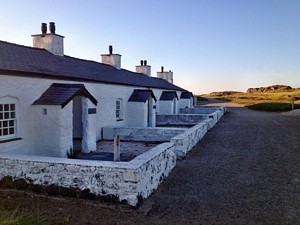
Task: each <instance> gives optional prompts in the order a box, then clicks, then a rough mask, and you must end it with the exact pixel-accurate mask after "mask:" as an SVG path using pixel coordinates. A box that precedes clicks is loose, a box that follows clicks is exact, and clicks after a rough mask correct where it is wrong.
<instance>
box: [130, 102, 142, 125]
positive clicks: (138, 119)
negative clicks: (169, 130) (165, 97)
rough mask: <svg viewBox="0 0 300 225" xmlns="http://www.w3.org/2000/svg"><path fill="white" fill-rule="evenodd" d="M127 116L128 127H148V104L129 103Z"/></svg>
mask: <svg viewBox="0 0 300 225" xmlns="http://www.w3.org/2000/svg"><path fill="white" fill-rule="evenodd" d="M127 114H128V115H130V116H128V119H127V124H126V125H127V126H129V127H147V102H146V103H145V102H128V103H127Z"/></svg>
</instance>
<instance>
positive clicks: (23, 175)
mask: <svg viewBox="0 0 300 225" xmlns="http://www.w3.org/2000/svg"><path fill="white" fill-rule="evenodd" d="M174 151H175V147H174V144H172V143H163V144H160V145H158V146H156V147H155V148H153V149H151V150H149V151H147V152H146V153H144V154H142V155H140V156H138V157H136V158H135V159H133V160H131V161H130V162H106V161H92V160H75V159H63V158H54V157H39V156H25V155H12V154H10V155H8V154H0V180H2V179H4V178H6V177H10V178H12V179H13V180H19V179H23V180H25V181H26V182H27V183H29V184H31V185H42V186H50V185H54V186H58V187H62V188H70V189H76V190H78V191H85V192H89V193H91V194H94V195H96V196H115V197H116V198H117V199H118V200H119V201H124V200H125V201H127V203H128V204H130V205H132V206H136V205H137V204H138V203H139V200H140V199H142V198H146V197H148V196H149V195H150V194H151V193H152V192H153V191H154V190H155V189H156V188H157V187H158V185H159V184H160V183H161V182H162V181H163V179H164V177H166V176H167V175H168V174H169V173H170V171H171V170H172V169H173V168H174V167H175V165H176V155H175V152H174Z"/></svg>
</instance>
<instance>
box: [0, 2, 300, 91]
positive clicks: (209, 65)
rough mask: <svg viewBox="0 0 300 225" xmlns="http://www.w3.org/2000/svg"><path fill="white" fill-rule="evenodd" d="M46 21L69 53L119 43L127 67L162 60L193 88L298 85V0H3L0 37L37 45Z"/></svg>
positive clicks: (96, 51) (87, 53)
mask: <svg viewBox="0 0 300 225" xmlns="http://www.w3.org/2000/svg"><path fill="white" fill-rule="evenodd" d="M43 22H45V23H49V22H55V25H56V33H57V34H60V35H63V36H65V39H64V50H65V54H66V55H69V56H73V57H76V58H81V59H87V60H93V61H97V62H100V58H101V57H100V55H101V54H107V53H108V46H109V45H113V48H114V53H117V54H121V55H122V63H121V66H122V68H124V69H127V70H131V71H135V66H136V65H139V64H140V60H147V62H148V65H150V66H151V70H152V76H156V72H158V71H160V68H161V66H164V68H165V70H167V71H169V70H171V71H173V74H174V75H173V76H174V77H173V79H174V84H176V85H178V86H180V87H183V88H185V89H187V90H189V91H192V92H193V93H194V94H204V93H210V92H213V91H229V90H235V91H243V92H245V91H246V90H247V89H248V88H250V87H262V86H269V85H275V84H284V85H290V86H292V87H300V0H151V1H149V0H114V1H107V0H76V1H74V0H52V1H44V0H39V1H38V0H26V1H20V0H1V7H0V40H3V41H7V42H11V43H16V44H21V45H26V46H32V38H31V35H32V34H40V33H41V28H40V27H41V23H43ZM48 30H49V28H48Z"/></svg>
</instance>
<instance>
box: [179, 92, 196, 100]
mask: <svg viewBox="0 0 300 225" xmlns="http://www.w3.org/2000/svg"><path fill="white" fill-rule="evenodd" d="M192 97H193V93H192V92H189V91H184V92H181V95H180V98H181V99H189V98H192Z"/></svg>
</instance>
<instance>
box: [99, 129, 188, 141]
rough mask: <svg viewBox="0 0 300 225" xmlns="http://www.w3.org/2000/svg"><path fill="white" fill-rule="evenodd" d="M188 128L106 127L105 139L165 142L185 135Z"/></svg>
mask: <svg viewBox="0 0 300 225" xmlns="http://www.w3.org/2000/svg"><path fill="white" fill-rule="evenodd" d="M186 129H187V128H171V127H156V128H154V127H145V128H143V127H105V128H103V139H105V140H113V137H114V136H120V137H121V140H125V141H147V142H164V141H170V140H171V138H172V137H174V136H176V135H178V134H181V133H183V132H184V131H185V130H186Z"/></svg>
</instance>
